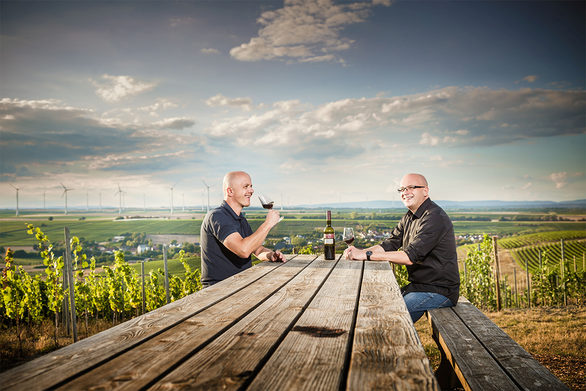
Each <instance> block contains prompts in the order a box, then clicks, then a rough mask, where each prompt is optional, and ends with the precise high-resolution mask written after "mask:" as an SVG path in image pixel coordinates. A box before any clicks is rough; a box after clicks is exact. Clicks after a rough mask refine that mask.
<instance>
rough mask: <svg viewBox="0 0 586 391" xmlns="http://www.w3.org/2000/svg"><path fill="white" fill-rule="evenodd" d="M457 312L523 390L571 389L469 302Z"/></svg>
mask: <svg viewBox="0 0 586 391" xmlns="http://www.w3.org/2000/svg"><path fill="white" fill-rule="evenodd" d="M454 312H455V313H456V314H457V315H458V316H459V317H460V318H461V319H463V320H464V322H465V324H466V325H467V326H468V328H469V329H470V330H471V331H472V333H473V334H474V335H475V336H476V337H477V338H478V339H479V340H480V341H482V344H483V345H484V346H485V348H486V349H487V350H488V351H489V352H490V353H491V354H492V355H493V356H494V357H495V358H496V360H497V361H498V362H499V363H500V365H501V366H502V367H503V368H504V370H505V371H506V372H507V373H508V374H509V376H510V377H511V378H513V379H515V381H516V382H517V383H518V384H519V385H520V386H521V389H524V390H532V391H537V390H569V388H568V387H567V386H566V385H565V384H564V383H562V382H561V381H560V380H559V379H558V378H557V377H555V376H554V375H553V374H552V373H551V372H550V371H549V370H548V369H547V368H545V367H544V366H542V365H541V364H540V363H539V362H537V361H536V360H535V359H534V358H533V357H532V356H531V355H530V354H529V353H528V352H527V351H526V350H525V349H523V348H522V347H521V346H519V344H518V343H517V342H515V341H514V340H513V339H512V338H511V337H509V336H508V335H507V334H506V333H505V332H504V331H503V330H502V329H501V328H500V327H498V326H497V325H496V324H494V323H493V322H492V321H491V320H490V319H489V318H488V317H487V316H486V315H484V314H483V313H482V312H481V311H480V310H479V309H478V308H476V307H475V306H473V305H472V304H470V303H469V302H459V303H458V305H457V306H456V307H454Z"/></svg>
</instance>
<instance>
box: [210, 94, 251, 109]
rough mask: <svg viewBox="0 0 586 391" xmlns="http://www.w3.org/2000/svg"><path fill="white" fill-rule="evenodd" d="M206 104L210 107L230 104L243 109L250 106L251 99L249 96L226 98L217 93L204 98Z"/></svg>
mask: <svg viewBox="0 0 586 391" xmlns="http://www.w3.org/2000/svg"><path fill="white" fill-rule="evenodd" d="M206 104H207V105H208V106H210V107H222V106H232V107H239V108H241V109H244V110H247V111H248V110H250V109H251V107H252V99H250V98H245V97H243V98H227V97H225V96H224V95H222V94H217V95H215V96H212V97H211V98H209V99H208V100H206Z"/></svg>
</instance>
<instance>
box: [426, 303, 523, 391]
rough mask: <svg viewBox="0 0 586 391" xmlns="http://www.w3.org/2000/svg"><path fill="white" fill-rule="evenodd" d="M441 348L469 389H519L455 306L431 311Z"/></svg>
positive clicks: (499, 390)
mask: <svg viewBox="0 0 586 391" xmlns="http://www.w3.org/2000/svg"><path fill="white" fill-rule="evenodd" d="M428 318H429V321H430V324H431V327H432V330H433V333H434V335H435V336H436V338H437V341H438V342H439V344H440V348H441V349H443V351H444V353H445V355H446V357H447V358H448V360H449V361H450V363H451V365H452V367H453V368H454V371H455V372H456V375H458V378H459V379H460V382H461V383H462V385H463V386H464V388H465V389H466V390H483V391H484V390H486V391H489V390H494V391H506V390H518V389H519V388H518V387H517V386H516V384H515V383H514V382H513V381H512V380H511V379H510V378H509V377H508V376H507V374H506V373H505V372H504V371H503V370H502V368H501V367H500V366H499V365H498V363H497V362H496V361H495V360H494V359H493V358H492V357H491V356H490V354H489V353H488V352H487V351H486V349H485V348H484V347H483V346H482V345H481V344H480V342H479V341H478V340H477V339H476V337H475V336H474V335H473V334H472V333H471V332H470V330H469V329H468V327H466V325H465V324H464V323H463V322H462V320H461V319H460V318H459V317H458V316H457V315H456V313H455V312H454V311H453V310H452V308H441V309H436V310H430V311H428Z"/></svg>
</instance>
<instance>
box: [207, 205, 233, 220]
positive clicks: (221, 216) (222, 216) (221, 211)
mask: <svg viewBox="0 0 586 391" xmlns="http://www.w3.org/2000/svg"><path fill="white" fill-rule="evenodd" d="M228 218H230V213H228V211H227V210H226V209H225V208H223V207H222V206H218V207H216V208H214V209H212V210H210V211H209V212H208V213H207V214H206V215H205V217H204V219H203V223H204V224H209V223H211V222H214V221H218V220H226V219H228Z"/></svg>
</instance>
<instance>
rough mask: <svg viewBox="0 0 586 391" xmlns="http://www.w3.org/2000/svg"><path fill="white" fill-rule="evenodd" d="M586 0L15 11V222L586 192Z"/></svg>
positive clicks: (3, 97) (4, 12) (4, 186)
mask: <svg viewBox="0 0 586 391" xmlns="http://www.w3.org/2000/svg"><path fill="white" fill-rule="evenodd" d="M584 4H585V3H584V2H583V1H569V2H563V1H557V2H546V1H498V2H487V1H486V2H485V1H397V2H391V1H386V0H378V1H376V0H375V1H357V0H355V1H342V2H333V1H329V0H322V1H318V0H287V1H284V2H283V1H239V0H233V1H224V0H219V1H178V2H175V1H117V2H98V1H78V2H74V1H50V0H49V1H37V2H32V1H10V0H8V1H6V0H3V1H2V3H1V9H0V15H1V16H0V18H1V20H0V22H1V24H0V34H1V36H0V39H1V47H0V51H1V52H0V57H1V59H0V79H1V86H0V132H1V133H0V153H1V157H0V207H5V208H11V207H14V205H15V190H14V189H13V188H12V187H11V185H13V186H15V187H18V188H20V189H21V190H20V193H19V194H20V205H21V207H35V206H36V207H41V206H42V200H43V193H45V197H46V202H47V205H61V204H62V203H63V198H61V195H62V188H61V183H62V184H64V185H65V186H67V187H69V188H72V189H74V190H72V191H71V192H70V193H69V196H68V197H69V200H68V202H69V205H70V206H72V207H73V206H85V205H86V202H88V201H89V204H90V205H97V204H98V202H99V198H100V197H101V199H102V204H103V205H117V203H118V198H117V195H116V192H117V191H118V185H120V187H121V189H122V190H123V191H124V192H125V197H126V198H125V203H126V205H127V206H138V207H142V206H143V204H144V203H146V205H147V206H153V207H154V206H157V207H158V206H164V205H169V203H170V194H171V191H170V188H171V187H172V186H173V188H174V190H173V194H174V195H173V198H174V204H175V206H180V205H182V204H183V202H184V203H185V204H186V205H194V204H197V205H199V204H201V203H202V199H203V198H204V186H203V184H202V180H205V181H206V182H207V183H208V184H210V185H211V192H210V196H211V201H212V204H217V203H219V202H220V200H221V179H222V177H223V175H224V174H225V173H226V172H227V171H230V170H237V169H242V170H246V171H248V172H249V173H250V174H251V176H252V180H253V184H254V186H255V188H256V191H257V192H263V193H268V194H269V195H271V196H272V197H273V198H274V199H275V200H276V202H277V203H278V204H280V203H284V204H285V205H296V204H307V203H317V202H327V201H332V202H340V201H341V202H344V201H360V200H375V199H386V200H398V199H399V198H398V195H397V193H396V191H395V189H396V187H397V184H398V182H399V180H400V178H401V177H402V175H403V174H405V173H408V172H419V173H422V174H424V175H426V177H427V178H428V180H429V183H430V188H431V197H432V198H434V199H438V200H458V201H464V200H487V199H491V200H494V199H499V200H553V201H561V200H572V199H579V198H585V195H586V178H585V176H584V174H585V172H586V158H585V155H586V154H585V150H586V136H585V130H586V125H585V122H586V93H585V87H586V86H585V69H586V65H585V52H586V49H585V48H586V42H585V33H584V31H585V22H584V19H585V18H584V16H585V5H584Z"/></svg>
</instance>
